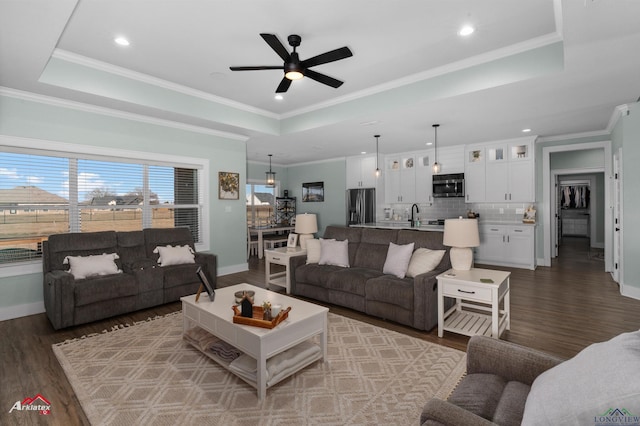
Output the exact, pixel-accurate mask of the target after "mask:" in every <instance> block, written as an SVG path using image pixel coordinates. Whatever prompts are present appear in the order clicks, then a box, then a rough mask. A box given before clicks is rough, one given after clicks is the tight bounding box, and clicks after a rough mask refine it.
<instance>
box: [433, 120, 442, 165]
mask: <svg viewBox="0 0 640 426" xmlns="http://www.w3.org/2000/svg"><path fill="white" fill-rule="evenodd" d="M438 127H440V125H439V124H434V125H433V131H434V132H435V134H436V137H435V140H434V142H433V146H434V148H435V155H434V159H435V160H436V161H435V162H434V163H433V167H432V170H433V174H434V175H437V174H438V173H440V164H438Z"/></svg>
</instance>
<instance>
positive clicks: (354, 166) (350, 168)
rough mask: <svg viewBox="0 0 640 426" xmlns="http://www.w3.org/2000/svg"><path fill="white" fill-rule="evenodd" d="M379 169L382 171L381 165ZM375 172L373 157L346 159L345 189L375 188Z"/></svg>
mask: <svg viewBox="0 0 640 426" xmlns="http://www.w3.org/2000/svg"><path fill="white" fill-rule="evenodd" d="M380 169H382V166H381V165H380ZM375 171H376V156H375V155H367V156H356V157H347V189H351V188H375V187H376V174H375Z"/></svg>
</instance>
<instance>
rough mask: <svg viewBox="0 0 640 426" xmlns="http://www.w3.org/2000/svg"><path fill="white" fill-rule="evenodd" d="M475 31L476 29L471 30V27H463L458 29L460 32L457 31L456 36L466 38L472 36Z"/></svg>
mask: <svg viewBox="0 0 640 426" xmlns="http://www.w3.org/2000/svg"><path fill="white" fill-rule="evenodd" d="M475 30H476V29H475V28H473V27H472V26H471V25H464V26H463V27H462V28H460V31H458V35H459V36H463V37H466V36H468V35H471V34H473V32H474V31H475Z"/></svg>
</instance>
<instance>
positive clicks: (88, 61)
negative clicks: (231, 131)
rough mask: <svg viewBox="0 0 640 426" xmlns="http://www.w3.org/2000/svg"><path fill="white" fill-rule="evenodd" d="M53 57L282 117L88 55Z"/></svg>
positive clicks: (61, 53) (64, 53)
mask: <svg viewBox="0 0 640 426" xmlns="http://www.w3.org/2000/svg"><path fill="white" fill-rule="evenodd" d="M51 57H52V58H56V59H61V60H63V61H67V62H71V63H73V64H77V65H81V66H85V67H88V68H92V69H95V70H98V71H103V72H106V73H109V74H114V75H118V76H120V77H125V78H128V79H131V80H136V81H139V82H141V83H146V84H150V85H152V86H157V87H161V88H163V89H167V90H172V91H174V92H178V93H182V94H184V95H188V96H193V97H196V98H200V99H204V100H205V101H208V102H214V103H217V104H221V105H225V106H228V107H231V108H236V109H239V110H241V111H246V112H249V113H252V114H258V115H262V116H264V117H268V118H274V119H280V115H279V114H275V113H272V112H270V111H266V110H264V109H260V108H255V107H252V106H250V105H246V104H243V103H241V102H236V101H233V100H231V99H227V98H223V97H220V96H215V95H212V94H210V93H207V92H203V91H202V90H197V89H193V88H191V87H187V86H183V85H181V84H177V83H172V82H170V81H167V80H163V79H161V78H157V77H152V76H150V75H148V74H144V73H141V72H137V71H132V70H130V69H127V68H123V67H119V66H117V65H113V64H109V63H107V62H102V61H98V60H97V59H93V58H88V57H86V56H82V55H78V54H76V53H71V52H68V51H66V50H62V49H55V50H54V51H53V54H52V55H51Z"/></svg>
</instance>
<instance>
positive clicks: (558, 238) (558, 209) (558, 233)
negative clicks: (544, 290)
mask: <svg viewBox="0 0 640 426" xmlns="http://www.w3.org/2000/svg"><path fill="white" fill-rule="evenodd" d="M554 178H555V186H554V187H555V188H556V196H555V203H554V205H555V219H556V220H555V227H554V231H553V232H554V244H553V250H552V253H551V257H558V253H559V250H560V244H561V243H562V206H561V202H562V192H561V191H562V188H560V176H558V175H554Z"/></svg>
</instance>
